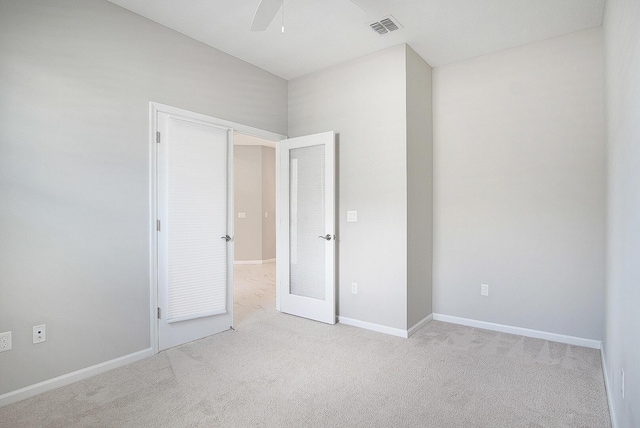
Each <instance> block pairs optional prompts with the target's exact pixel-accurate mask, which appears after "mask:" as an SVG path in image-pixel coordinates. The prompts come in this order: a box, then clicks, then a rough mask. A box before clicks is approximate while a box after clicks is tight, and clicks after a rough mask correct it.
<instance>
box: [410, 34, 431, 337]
mask: <svg viewBox="0 0 640 428" xmlns="http://www.w3.org/2000/svg"><path fill="white" fill-rule="evenodd" d="M406 61H407V204H408V205H407V227H408V230H407V327H408V328H411V327H412V326H414V325H415V324H417V323H418V322H420V321H422V320H423V319H424V318H425V317H426V316H428V315H429V314H431V312H432V305H431V303H432V294H433V287H432V276H433V272H432V269H433V122H432V95H431V74H432V70H431V67H430V66H429V65H428V64H427V63H426V62H424V60H423V59H422V58H420V57H419V56H418V54H416V53H415V52H414V51H413V49H411V48H410V47H409V46H407V58H406Z"/></svg>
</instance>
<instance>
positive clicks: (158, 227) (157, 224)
mask: <svg viewBox="0 0 640 428" xmlns="http://www.w3.org/2000/svg"><path fill="white" fill-rule="evenodd" d="M156 229H158V232H160V220H156Z"/></svg>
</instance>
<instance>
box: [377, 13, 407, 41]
mask: <svg viewBox="0 0 640 428" xmlns="http://www.w3.org/2000/svg"><path fill="white" fill-rule="evenodd" d="M369 27H371V29H372V30H373V31H375V32H376V33H378V34H380V35H381V36H382V35H384V34H387V33H389V32H391V31H396V30H399V29H401V28H402V25H400V23H399V22H398V21H397V20H396V19H395V18H394V17H393V16H391V15H389V16H386V17H384V18H382V19H381V20H379V21H375V22H371V23H369Z"/></svg>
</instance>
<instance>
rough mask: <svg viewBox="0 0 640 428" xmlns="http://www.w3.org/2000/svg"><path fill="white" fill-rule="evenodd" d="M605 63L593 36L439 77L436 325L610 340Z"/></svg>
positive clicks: (465, 64)
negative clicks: (606, 332) (475, 324)
mask: <svg viewBox="0 0 640 428" xmlns="http://www.w3.org/2000/svg"><path fill="white" fill-rule="evenodd" d="M602 64H603V63H602V31H601V28H593V29H589V30H585V31H581V32H578V33H573V34H570V35H567V36H563V37H558V38H554V39H550V40H545V41H542V42H537V43H533V44H529V45H525V46H522V47H518V48H514V49H509V50H506V51H502V52H498V53H495V54H491V55H486V56H482V57H478V58H475V59H471V60H467V61H462V62H458V63H455V64H451V65H447V66H443V67H437V68H435V69H434V70H433V110H434V296H433V298H434V303H433V304H434V312H435V313H441V314H446V315H452V316H458V317H463V318H469V319H474V320H481V321H488V322H494V323H499V324H506V325H510V326H517V327H524V328H529V329H535V330H542V331H546V332H552V333H559V334H564V335H570V336H577V337H582V338H588V339H595V340H601V339H602V338H603V299H604V278H605V271H604V261H605V254H604V247H605V228H604V225H605V181H606V180H605V153H604V144H603V141H604V124H603V120H604V119H603V75H602ZM481 283H486V284H489V285H490V295H489V297H481V296H480V284H481Z"/></svg>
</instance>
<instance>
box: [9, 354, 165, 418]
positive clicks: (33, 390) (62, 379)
mask: <svg viewBox="0 0 640 428" xmlns="http://www.w3.org/2000/svg"><path fill="white" fill-rule="evenodd" d="M152 355H153V350H152V349H151V348H147V349H144V350H142V351H138V352H134V353H133V354H129V355H124V356H122V357H119V358H115V359H113V360H109V361H105V362H103V363H99V364H96V365H94V366H90V367H85V368H84V369H80V370H76V371H75V372H71V373H67V374H64V375H62V376H57V377H54V378H52V379H47V380H45V381H43V382H39V383H36V384H33V385H29V386H25V387H24V388H20V389H16V390H15V391H11V392H7V393H5V394H2V395H0V407H2V406H6V405H8V404H13V403H17V402H18V401H22V400H24V399H27V398H30V397H33V396H35V395H38V394H42V393H43V392H47V391H50V390H52V389H56V388H60V387H61V386H65V385H69V384H70V383H74V382H77V381H79V380H82V379H86V378H89V377H91V376H95V375H97V374H100V373H104V372H106V371H109V370H112V369H115V368H118V367H122V366H126V365H127V364H131V363H135V362H136V361H140V360H142V359H144V358H147V357H150V356H152Z"/></svg>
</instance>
